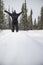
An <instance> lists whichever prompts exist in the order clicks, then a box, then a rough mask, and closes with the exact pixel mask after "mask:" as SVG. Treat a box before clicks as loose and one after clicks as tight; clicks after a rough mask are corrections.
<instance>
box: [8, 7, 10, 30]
mask: <svg viewBox="0 0 43 65" xmlns="http://www.w3.org/2000/svg"><path fill="white" fill-rule="evenodd" d="M8 11H9V12H10V6H9V8H8ZM8 26H9V27H8V28H9V29H11V17H10V16H9V15H8Z"/></svg>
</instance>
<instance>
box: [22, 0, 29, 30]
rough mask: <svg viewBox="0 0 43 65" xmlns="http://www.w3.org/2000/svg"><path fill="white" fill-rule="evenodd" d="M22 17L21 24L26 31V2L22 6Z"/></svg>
mask: <svg viewBox="0 0 43 65" xmlns="http://www.w3.org/2000/svg"><path fill="white" fill-rule="evenodd" d="M22 11H23V13H22V17H21V22H22V25H23V29H24V30H27V29H28V21H27V7H26V0H25V3H23V4H22Z"/></svg>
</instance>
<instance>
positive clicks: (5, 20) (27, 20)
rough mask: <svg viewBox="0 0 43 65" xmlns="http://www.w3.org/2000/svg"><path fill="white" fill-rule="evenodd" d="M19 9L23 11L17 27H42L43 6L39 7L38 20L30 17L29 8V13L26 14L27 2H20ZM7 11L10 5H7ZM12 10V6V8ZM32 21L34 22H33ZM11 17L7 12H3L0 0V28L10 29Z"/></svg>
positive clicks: (24, 28)
mask: <svg viewBox="0 0 43 65" xmlns="http://www.w3.org/2000/svg"><path fill="white" fill-rule="evenodd" d="M21 10H22V11H23V13H22V15H21V17H20V22H19V29H20V30H38V29H43V6H42V7H41V11H40V13H41V14H40V16H38V21H36V19H34V21H33V18H32V15H33V13H34V12H33V10H32V9H31V11H30V15H29V16H28V15H27V13H28V9H27V3H26V0H25V3H23V4H22V8H21ZM8 11H9V12H10V6H9V7H8ZM12 12H13V8H12ZM33 22H34V24H33ZM11 24H12V21H11V18H10V16H9V15H8V14H6V15H5V14H4V3H3V0H0V29H11Z"/></svg>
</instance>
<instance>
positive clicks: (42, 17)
mask: <svg viewBox="0 0 43 65" xmlns="http://www.w3.org/2000/svg"><path fill="white" fill-rule="evenodd" d="M41 29H43V7H42V8H41Z"/></svg>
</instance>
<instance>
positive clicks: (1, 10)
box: [0, 0, 4, 29]
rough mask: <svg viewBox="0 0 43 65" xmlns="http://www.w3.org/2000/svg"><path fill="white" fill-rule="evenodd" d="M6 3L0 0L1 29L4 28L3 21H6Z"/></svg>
mask: <svg viewBox="0 0 43 65" xmlns="http://www.w3.org/2000/svg"><path fill="white" fill-rule="evenodd" d="M3 6H4V4H3V1H2V0H0V29H2V28H3V22H4V13H3V9H4V7H3Z"/></svg>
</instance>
